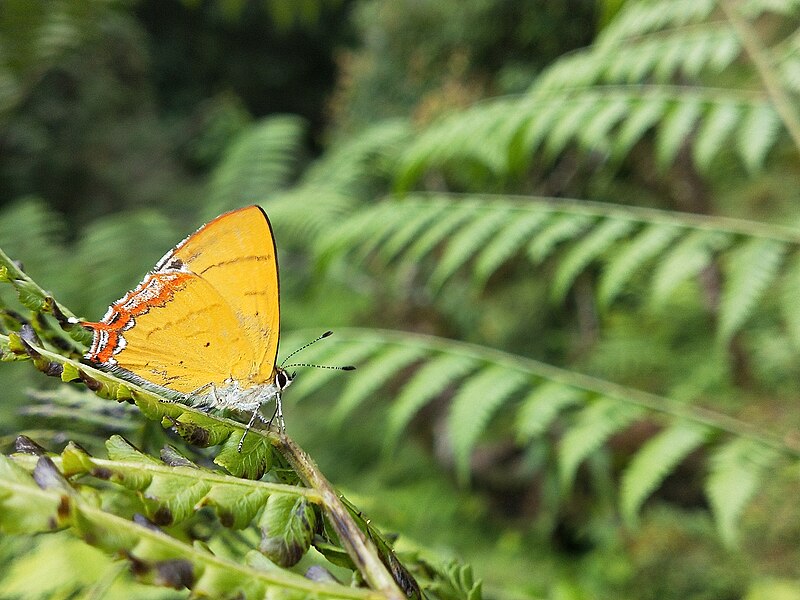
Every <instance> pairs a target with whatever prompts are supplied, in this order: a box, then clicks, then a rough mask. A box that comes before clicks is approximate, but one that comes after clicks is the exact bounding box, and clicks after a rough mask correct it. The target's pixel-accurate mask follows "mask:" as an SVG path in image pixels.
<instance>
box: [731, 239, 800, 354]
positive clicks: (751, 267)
mask: <svg viewBox="0 0 800 600" xmlns="http://www.w3.org/2000/svg"><path fill="white" fill-rule="evenodd" d="M786 250H787V248H786V245H785V244H783V243H781V242H777V241H775V240H765V239H759V238H754V239H752V240H750V241H748V242H746V243H745V244H744V245H742V246H741V247H739V248H737V250H736V251H735V252H733V253H732V254H731V256H730V257H729V258H730V262H729V268H728V272H727V273H726V275H727V276H726V278H725V284H724V288H723V292H722V298H721V299H720V307H719V321H720V323H719V336H720V339H721V341H722V342H723V343H724V342H727V341H728V340H730V338H731V337H732V336H733V334H734V333H736V331H737V330H738V329H739V327H741V326H742V324H743V323H744V322H745V321H746V320H747V318H748V317H749V316H750V315H751V314H752V311H753V310H754V308H755V305H756V303H758V301H759V299H760V298H761V296H762V295H763V294H764V292H765V291H766V290H767V288H768V287H769V286H770V285H771V284H772V282H773V281H774V280H775V277H776V276H777V275H778V269H779V268H780V265H781V262H782V261H783V256H784V254H785V253H786Z"/></svg>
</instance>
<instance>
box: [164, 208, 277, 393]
mask: <svg viewBox="0 0 800 600" xmlns="http://www.w3.org/2000/svg"><path fill="white" fill-rule="evenodd" d="M176 259H177V260H179V261H181V262H182V264H183V265H184V266H185V268H186V269H188V270H189V271H191V272H193V273H195V274H197V275H199V276H200V277H202V278H203V279H205V280H206V281H207V282H208V283H209V284H211V285H212V286H213V287H214V288H216V290H217V291H218V292H219V293H220V295H221V296H223V297H224V298H225V299H226V300H227V302H228V304H229V305H230V306H231V310H232V311H233V313H234V314H235V315H236V318H237V319H238V320H239V322H240V324H241V328H242V330H243V333H244V335H245V336H246V337H247V338H248V339H249V340H250V344H251V346H252V347H253V350H254V352H255V355H256V357H257V364H258V372H257V373H253V380H254V381H258V382H264V381H271V380H272V378H273V376H274V374H275V359H276V357H277V354H278V341H279V337H280V303H279V283H278V260H277V252H276V248H275V237H274V236H273V234H272V226H271V225H270V222H269V219H268V218H267V215H266V213H265V212H264V211H263V210H262V209H261V208H260V207H258V206H249V207H247V208H242V209H239V210H235V211H232V212H229V213H226V214H224V215H222V216H220V217H217V218H216V219H214V220H213V221H210V222H209V223H208V224H206V225H204V226H203V227H201V228H200V229H199V230H198V231H197V232H196V233H194V234H193V235H191V236H189V237H188V238H186V239H185V240H184V241H183V242H181V243H180V244H178V246H177V247H176V248H175V249H174V250H173V251H172V252H169V253H167V255H166V256H164V258H162V259H161V261H159V263H158V265H156V269H159V268H164V266H166V265H169V263H170V262H174V261H175V260H176Z"/></svg>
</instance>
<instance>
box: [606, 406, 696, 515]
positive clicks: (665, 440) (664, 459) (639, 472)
mask: <svg viewBox="0 0 800 600" xmlns="http://www.w3.org/2000/svg"><path fill="white" fill-rule="evenodd" d="M710 433H711V432H710V430H709V429H707V428H706V427H702V426H699V425H696V424H693V423H687V422H684V421H679V422H677V423H675V424H673V425H671V426H670V427H669V428H667V429H665V430H663V431H661V432H660V433H659V434H658V435H656V436H655V437H652V438H650V439H649V440H648V441H647V442H646V443H645V444H644V446H642V448H641V449H640V450H639V451H638V452H637V453H636V455H635V456H634V457H633V459H632V460H631V463H630V464H629V465H628V467H627V468H626V469H625V472H624V473H623V475H622V482H621V484H620V506H621V511H622V516H623V518H624V519H625V521H626V522H627V523H628V524H629V525H631V526H633V525H635V524H636V520H637V515H638V513H639V509H640V508H641V506H642V504H643V503H644V501H645V500H646V499H647V497H648V496H649V495H650V494H652V493H653V492H654V491H655V490H657V489H658V486H659V485H661V483H662V482H663V481H664V479H665V478H666V476H667V475H669V473H670V472H671V471H673V470H674V469H675V467H676V466H677V465H678V464H679V463H680V462H681V461H682V460H683V459H684V458H686V456H688V455H689V454H690V453H691V452H692V451H694V450H695V449H697V448H698V447H699V446H700V445H702V444H703V443H704V442H705V441H706V440H707V439H708V436H709V434H710Z"/></svg>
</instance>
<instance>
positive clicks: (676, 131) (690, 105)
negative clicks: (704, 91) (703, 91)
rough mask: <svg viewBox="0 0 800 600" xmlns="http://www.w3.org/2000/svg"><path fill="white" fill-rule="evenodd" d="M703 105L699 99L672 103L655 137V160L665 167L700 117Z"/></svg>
mask: <svg viewBox="0 0 800 600" xmlns="http://www.w3.org/2000/svg"><path fill="white" fill-rule="evenodd" d="M702 109H703V106H702V104H701V102H700V100H699V99H697V98H693V99H690V100H688V101H687V102H681V103H678V104H674V105H673V106H672V108H671V110H669V112H667V114H666V115H665V116H664V118H663V121H662V122H661V124H660V126H659V131H658V136H657V138H656V160H657V161H658V164H659V165H660V166H661V168H662V169H665V168H667V167H668V166H669V165H670V164H671V163H672V161H673V160H674V159H675V157H676V156H677V154H678V151H679V150H680V149H681V146H682V145H683V144H684V143H685V140H686V139H687V138H688V137H689V135H690V133H691V132H692V130H693V129H694V127H695V124H696V123H697V121H698V120H699V119H700V115H701V113H702Z"/></svg>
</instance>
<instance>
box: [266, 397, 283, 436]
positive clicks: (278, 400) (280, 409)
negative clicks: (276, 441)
mask: <svg viewBox="0 0 800 600" xmlns="http://www.w3.org/2000/svg"><path fill="white" fill-rule="evenodd" d="M276 416H277V417H278V427H279V428H280V432H281V433H284V432H285V431H286V424H285V423H284V422H283V405H282V404H281V394H280V392H278V393H277V394H275V412H274V413H272V418H271V419H270V420H269V423H267V426H268V427H269V426H272V422H273V421H274V420H275V417H276Z"/></svg>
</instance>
